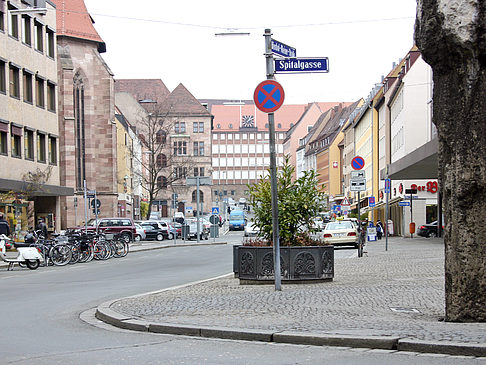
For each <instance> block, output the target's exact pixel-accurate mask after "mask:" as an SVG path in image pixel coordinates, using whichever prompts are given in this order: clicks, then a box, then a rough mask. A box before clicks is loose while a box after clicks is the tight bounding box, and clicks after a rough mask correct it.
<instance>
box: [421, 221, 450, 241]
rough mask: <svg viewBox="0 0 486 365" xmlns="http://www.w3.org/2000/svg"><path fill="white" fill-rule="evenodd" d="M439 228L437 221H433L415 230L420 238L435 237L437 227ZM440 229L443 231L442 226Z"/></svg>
mask: <svg viewBox="0 0 486 365" xmlns="http://www.w3.org/2000/svg"><path fill="white" fill-rule="evenodd" d="M438 226H439V224H438V222H437V221H434V222H432V223H428V224H424V225H423V226H420V227H419V228H418V230H417V234H418V235H419V236H422V237H437V236H438V234H439V233H438V232H437V227H438ZM442 229H444V226H442Z"/></svg>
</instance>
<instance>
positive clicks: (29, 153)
mask: <svg viewBox="0 0 486 365" xmlns="http://www.w3.org/2000/svg"><path fill="white" fill-rule="evenodd" d="M24 156H25V159H26V160H33V159H34V132H33V131H31V130H28V129H25V131H24Z"/></svg>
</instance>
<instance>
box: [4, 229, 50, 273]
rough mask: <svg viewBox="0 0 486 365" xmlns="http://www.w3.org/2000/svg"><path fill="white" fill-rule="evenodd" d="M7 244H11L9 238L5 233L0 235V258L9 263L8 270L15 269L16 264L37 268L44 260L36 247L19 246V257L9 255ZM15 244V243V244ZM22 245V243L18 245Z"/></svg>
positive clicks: (32, 268)
mask: <svg viewBox="0 0 486 365" xmlns="http://www.w3.org/2000/svg"><path fill="white" fill-rule="evenodd" d="M7 244H8V245H11V243H10V242H9V238H8V237H7V236H5V235H4V234H1V235H0V259H2V260H3V261H5V262H7V263H8V268H7V271H8V270H13V266H14V264H19V265H22V264H23V265H25V266H27V267H28V268H29V269H31V270H35V269H37V268H38V267H39V265H40V262H41V260H43V258H42V256H41V254H40V253H39V251H37V249H36V248H35V247H17V251H18V255H17V257H9V256H10V255H7ZM13 245H14V246H16V245H15V243H14V244H13ZM17 246H20V245H17Z"/></svg>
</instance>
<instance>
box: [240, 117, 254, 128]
mask: <svg viewBox="0 0 486 365" xmlns="http://www.w3.org/2000/svg"><path fill="white" fill-rule="evenodd" d="M241 126H242V127H244V128H254V127H255V117H254V116H253V115H243V116H242V117H241Z"/></svg>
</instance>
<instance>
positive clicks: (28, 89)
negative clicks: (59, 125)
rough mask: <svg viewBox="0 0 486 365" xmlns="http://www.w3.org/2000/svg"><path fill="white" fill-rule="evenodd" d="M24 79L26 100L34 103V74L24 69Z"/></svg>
mask: <svg viewBox="0 0 486 365" xmlns="http://www.w3.org/2000/svg"><path fill="white" fill-rule="evenodd" d="M22 78H23V81H24V101H25V102H26V103H30V104H32V103H33V102H34V94H33V90H32V74H31V73H29V72H26V71H24V72H23V75H22Z"/></svg>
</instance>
